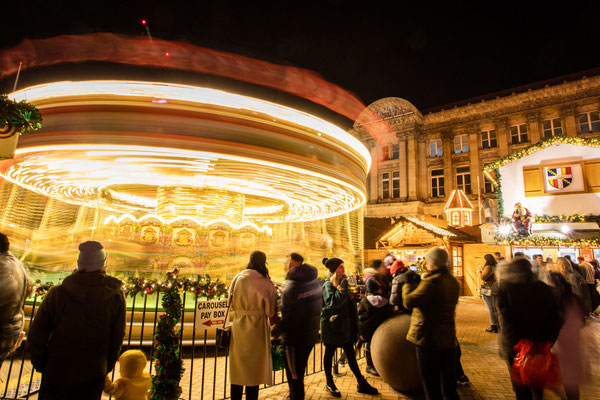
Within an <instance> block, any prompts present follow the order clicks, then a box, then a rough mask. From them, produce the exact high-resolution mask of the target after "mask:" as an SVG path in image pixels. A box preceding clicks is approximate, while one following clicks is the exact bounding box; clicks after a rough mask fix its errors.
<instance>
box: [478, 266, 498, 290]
mask: <svg viewBox="0 0 600 400" xmlns="http://www.w3.org/2000/svg"><path fill="white" fill-rule="evenodd" d="M481 280H482V281H483V282H484V284H485V285H486V286H488V287H489V288H490V289H492V296H495V295H497V294H498V279H497V278H496V266H495V265H490V264H485V265H484V266H483V271H481Z"/></svg>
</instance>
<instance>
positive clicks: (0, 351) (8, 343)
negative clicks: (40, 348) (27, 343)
mask: <svg viewBox="0 0 600 400" xmlns="http://www.w3.org/2000/svg"><path fill="white" fill-rule="evenodd" d="M0 288H1V289H0V357H4V356H7V355H8V353H9V352H10V350H12V349H13V347H14V345H15V343H16V341H17V339H18V337H19V333H20V332H21V331H22V330H23V321H24V318H23V305H24V304H25V299H26V298H27V295H28V292H29V279H28V278H27V272H25V269H24V268H23V265H22V264H21V262H20V261H19V260H18V259H17V258H16V257H15V256H13V255H12V254H11V252H10V251H5V252H3V253H0Z"/></svg>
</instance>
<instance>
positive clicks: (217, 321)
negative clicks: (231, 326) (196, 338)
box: [202, 319, 225, 326]
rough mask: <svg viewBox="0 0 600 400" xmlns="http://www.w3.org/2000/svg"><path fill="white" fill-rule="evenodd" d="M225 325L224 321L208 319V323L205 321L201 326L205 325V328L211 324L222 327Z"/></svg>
mask: <svg viewBox="0 0 600 400" xmlns="http://www.w3.org/2000/svg"><path fill="white" fill-rule="evenodd" d="M224 323H225V320H223V319H222V320H215V321H213V320H212V319H209V320H208V321H205V322H203V323H202V325H206V326H212V325H213V324H215V325H223V324H224Z"/></svg>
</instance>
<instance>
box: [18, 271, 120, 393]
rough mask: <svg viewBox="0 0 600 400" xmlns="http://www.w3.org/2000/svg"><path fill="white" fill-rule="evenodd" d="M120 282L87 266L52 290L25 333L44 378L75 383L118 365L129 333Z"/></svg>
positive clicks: (33, 362) (92, 378) (99, 375)
mask: <svg viewBox="0 0 600 400" xmlns="http://www.w3.org/2000/svg"><path fill="white" fill-rule="evenodd" d="M121 286H122V282H121V281H120V280H118V279H115V278H112V277H109V276H106V275H104V274H103V273H100V272H86V273H75V274H73V275H70V276H68V277H67V278H65V280H64V281H63V283H62V284H61V285H59V286H56V287H54V288H53V289H52V290H50V292H49V293H48V295H47V296H46V298H45V299H44V301H43V302H42V304H41V305H40V308H39V310H38V312H37V315H36V316H35V318H34V320H33V322H32V323H31V327H30V328H29V333H28V336H27V342H28V343H29V350H30V352H31V363H32V364H33V366H34V367H35V369H37V370H38V371H40V372H41V373H42V374H43V377H44V379H45V380H47V381H48V382H50V383H52V384H55V385H62V386H70V385H76V384H79V383H84V382H87V381H91V380H94V379H99V378H102V377H103V376H105V375H106V373H107V372H109V371H111V370H112V369H113V368H114V366H115V362H116V361H117V359H118V357H119V351H120V349H121V344H122V343H123V337H124V336H125V296H124V295H123V291H122V290H121Z"/></svg>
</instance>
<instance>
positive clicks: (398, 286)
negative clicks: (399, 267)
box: [390, 268, 421, 314]
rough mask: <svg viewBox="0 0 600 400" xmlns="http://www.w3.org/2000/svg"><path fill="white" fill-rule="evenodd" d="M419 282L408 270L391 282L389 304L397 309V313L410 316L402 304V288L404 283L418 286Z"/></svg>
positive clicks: (397, 275) (419, 278)
mask: <svg viewBox="0 0 600 400" xmlns="http://www.w3.org/2000/svg"><path fill="white" fill-rule="evenodd" d="M419 282H421V277H420V276H419V275H418V274H417V273H415V272H414V271H411V270H409V269H408V268H407V269H406V270H404V271H402V272H399V273H398V274H396V276H395V277H394V279H393V280H392V294H391V296H390V303H391V304H392V305H393V306H396V307H398V311H400V312H402V313H404V314H410V310H408V309H407V308H406V307H404V303H403V302H402V287H403V286H404V284H405V283H411V284H415V285H418V284H419Z"/></svg>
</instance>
